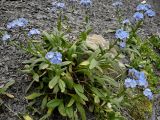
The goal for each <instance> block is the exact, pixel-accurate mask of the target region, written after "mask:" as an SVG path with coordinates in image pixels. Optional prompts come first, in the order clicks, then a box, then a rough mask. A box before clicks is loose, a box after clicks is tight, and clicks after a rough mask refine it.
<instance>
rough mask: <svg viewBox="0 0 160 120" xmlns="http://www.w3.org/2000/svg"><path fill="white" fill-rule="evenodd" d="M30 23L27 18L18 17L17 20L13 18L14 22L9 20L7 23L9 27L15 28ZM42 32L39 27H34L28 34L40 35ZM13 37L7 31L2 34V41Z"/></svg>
mask: <svg viewBox="0 0 160 120" xmlns="http://www.w3.org/2000/svg"><path fill="white" fill-rule="evenodd" d="M27 24H28V20H26V19H25V18H18V19H16V20H13V21H12V22H9V23H8V24H7V29H13V28H17V27H25V26H26V25H27ZM40 33H41V32H40V31H39V30H38V29H35V28H32V29H31V30H30V31H29V32H28V36H29V37H31V36H32V35H39V34H40ZM10 38H11V35H9V34H7V33H5V34H4V35H3V36H2V41H7V40H9V39H10Z"/></svg>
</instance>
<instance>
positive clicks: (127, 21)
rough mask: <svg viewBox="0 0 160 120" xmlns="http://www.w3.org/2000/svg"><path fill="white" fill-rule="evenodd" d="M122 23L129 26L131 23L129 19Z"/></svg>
mask: <svg viewBox="0 0 160 120" xmlns="http://www.w3.org/2000/svg"><path fill="white" fill-rule="evenodd" d="M122 23H123V24H129V23H130V21H129V19H125V20H123V21H122Z"/></svg>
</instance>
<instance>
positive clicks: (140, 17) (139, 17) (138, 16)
mask: <svg viewBox="0 0 160 120" xmlns="http://www.w3.org/2000/svg"><path fill="white" fill-rule="evenodd" d="M133 17H134V18H135V20H136V21H139V20H142V19H143V18H144V15H143V14H142V13H140V12H136V13H134V15H133Z"/></svg>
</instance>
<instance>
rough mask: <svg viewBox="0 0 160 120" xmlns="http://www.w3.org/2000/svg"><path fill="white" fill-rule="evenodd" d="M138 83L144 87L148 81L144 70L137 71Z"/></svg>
mask: <svg viewBox="0 0 160 120" xmlns="http://www.w3.org/2000/svg"><path fill="white" fill-rule="evenodd" d="M138 85H139V86H142V87H145V88H146V87H148V82H147V80H146V76H145V74H144V72H139V77H138Z"/></svg>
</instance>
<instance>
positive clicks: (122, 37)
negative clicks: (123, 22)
mask: <svg viewBox="0 0 160 120" xmlns="http://www.w3.org/2000/svg"><path fill="white" fill-rule="evenodd" d="M115 36H116V38H117V39H120V40H126V39H127V38H129V32H127V31H124V30H122V29H118V30H116V33H115Z"/></svg>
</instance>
